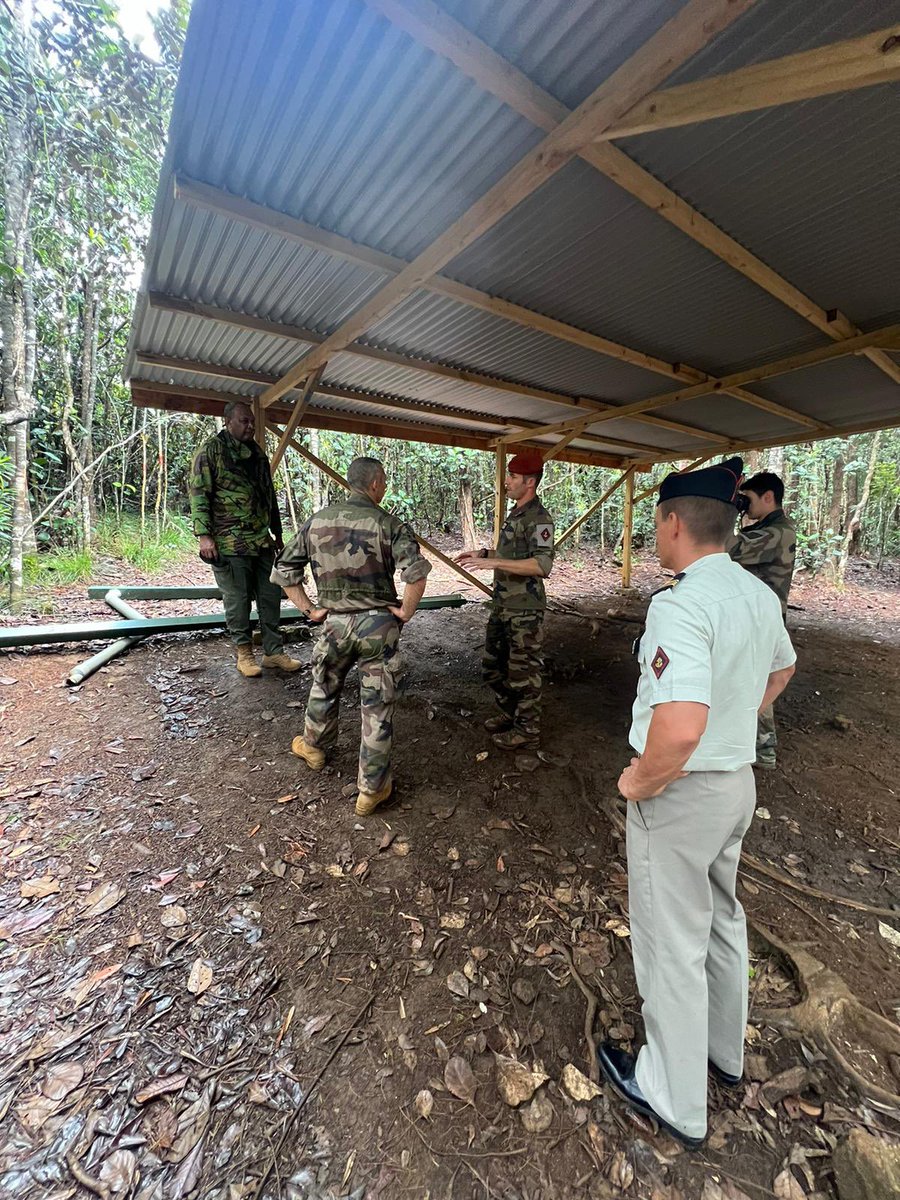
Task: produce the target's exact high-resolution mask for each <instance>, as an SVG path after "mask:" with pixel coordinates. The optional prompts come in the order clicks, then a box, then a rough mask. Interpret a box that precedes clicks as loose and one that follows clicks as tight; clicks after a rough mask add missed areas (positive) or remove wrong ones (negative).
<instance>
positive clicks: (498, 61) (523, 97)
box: [365, 0, 900, 394]
mask: <svg viewBox="0 0 900 1200" xmlns="http://www.w3.org/2000/svg"><path fill="white" fill-rule="evenodd" d="M365 2H366V3H367V4H369V6H370V7H372V8H374V9H376V10H377V11H380V12H383V13H384V15H385V16H388V15H389V11H388V10H390V17H389V19H390V20H391V21H392V22H394V23H395V24H397V25H398V26H399V27H400V28H403V29H405V30H406V32H407V33H409V34H410V36H411V37H413V38H414V39H415V40H416V41H418V42H420V43H421V44H422V45H424V46H427V47H428V48H429V49H431V50H433V51H434V52H435V53H436V54H440V55H442V56H443V57H445V58H447V59H449V60H450V62H452V63H453V64H454V66H456V67H458V68H459V70H461V71H462V72H463V73H464V74H466V75H468V76H469V78H470V79H473V80H474V81H475V82H476V83H477V84H478V85H479V86H480V87H482V88H483V89H484V90H485V91H486V92H489V93H490V94H491V95H493V96H496V97H497V99H499V100H502V101H503V102H504V103H505V104H508V105H509V107H510V108H512V109H513V110H514V111H515V112H518V113H520V114H521V115H522V116H523V117H525V118H527V119H528V120H529V121H531V122H532V123H533V124H534V125H536V126H537V127H538V128H539V129H542V130H544V132H551V131H553V130H554V129H556V128H558V127H559V125H560V124H561V123H562V122H564V121H566V120H567V119H568V118H569V116H570V115H571V110H570V109H569V108H567V107H566V105H564V104H562V103H561V102H560V101H559V100H557V99H556V97H555V96H552V95H551V94H550V93H549V92H547V91H545V90H544V89H543V88H541V87H540V86H539V85H538V84H536V83H535V82H534V81H533V80H531V79H529V78H528V76H527V75H525V74H524V73H523V72H522V71H520V70H519V69H518V68H517V67H514V66H513V65H512V63H510V62H508V61H507V60H506V59H505V58H503V57H502V55H500V54H498V53H497V52H496V51H495V50H493V49H492V48H491V47H490V46H488V45H487V44H486V43H485V42H483V41H481V40H480V39H479V38H477V37H476V36H475V35H474V34H472V33H470V32H469V30H467V29H466V28H465V27H464V26H463V25H461V24H460V23H459V22H458V21H455V20H454V19H453V18H452V17H451V16H450V15H449V14H448V13H445V12H443V11H442V10H441V9H440V8H439V6H438V5H436V4H433V3H430V2H429V0H365ZM578 153H579V155H580V157H581V158H582V159H584V161H585V162H587V163H590V165H591V166H592V167H594V168H595V169H596V170H598V171H599V172H600V173H601V174H602V175H605V176H606V177H607V178H608V179H611V180H612V181H613V183H616V184H618V186H619V187H620V188H622V189H623V190H624V191H626V192H628V193H629V195H631V196H633V197H634V198H635V199H636V200H638V201H640V203H641V204H644V205H646V206H647V207H648V208H650V209H651V210H652V211H653V212H655V213H656V214H657V215H658V216H660V217H662V218H663V220H665V221H668V222H669V224H671V225H674V226H675V228H676V229H679V230H680V231H681V232H682V233H683V234H685V235H686V236H687V237H689V238H691V239H692V240H693V241H695V242H697V243H698V244H699V245H701V246H703V247H704V248H705V249H707V250H709V251H710V253H711V254H714V255H716V257H717V258H720V259H721V260H722V261H723V262H725V263H727V264H728V266H730V267H732V268H733V269H734V270H736V271H738V272H739V273H740V274H742V275H744V276H745V278H747V279H750V280H752V282H753V283H755V284H756V285H757V286H758V287H761V288H763V289H764V290H765V291H767V292H768V293H769V294H770V295H772V296H774V297H775V298H776V299H777V300H779V301H781V303H782V304H785V305H786V306H787V307H788V308H791V309H793V311H794V312H796V313H797V314H798V315H799V316H800V317H802V318H803V319H804V320H806V321H808V322H809V323H810V324H811V325H814V326H815V327H816V328H817V329H819V330H821V331H822V332H823V333H825V334H827V336H828V337H830V338H832V339H834V340H835V341H840V340H841V339H842V338H846V337H853V336H855V335H857V334H859V333H860V332H861V331H860V329H859V328H858V326H856V325H854V324H853V322H852V321H850V320H849V319H848V318H847V317H846V316H844V315H843V314H842V313H835V312H833V311H832V312H829V311H828V310H826V309H824V308H822V306H821V305H819V304H816V302H815V301H814V300H811V299H810V298H809V297H808V296H806V295H804V294H803V292H801V291H800V289H799V288H797V287H795V286H794V285H793V284H791V283H788V281H787V280H786V279H783V278H782V277H781V276H780V275H779V274H778V272H777V271H774V270H773V269H772V268H771V267H770V266H768V264H766V263H764V262H763V261H762V259H760V258H757V256H756V255H755V254H752V253H751V252H750V251H749V250H747V249H745V247H743V246H742V245H741V244H740V243H739V242H737V241H735V239H734V238H732V237H729V235H728V234H727V233H725V232H724V231H723V230H721V229H719V227H718V226H717V225H714V224H713V222H712V221H710V220H708V219H707V218H706V217H704V216H703V215H702V214H701V213H700V212H698V211H697V210H696V209H695V208H692V207H691V206H690V205H689V204H688V203H687V202H686V201H685V200H682V198H681V197H680V196H679V195H677V193H675V192H673V191H672V190H671V188H668V187H667V186H666V185H665V184H664V183H662V182H661V181H660V180H658V179H657V178H656V177H655V176H654V175H651V174H650V172H649V171H645V170H644V168H643V167H640V166H638V164H637V163H636V162H634V161H633V160H632V159H630V158H629V157H628V155H627V154H623V153H622V151H621V150H619V149H618V148H617V147H616V146H614V145H612V144H611V143H609V142H606V143H597V142H595V143H593V144H591V145H585V146H582V147H580V149H579V152H578ZM866 357H867V358H868V359H870V361H872V362H873V363H875V365H876V366H877V367H878V368H879V369H880V370H881V371H882V372H883V373H884V374H886V375H888V376H889V378H891V379H893V381H894V382H895V383H900V366H898V365H897V363H895V362H894V361H893V360H892V359H891V358H890V357H889V356H888V355H887V354H885V353H884V351H882V350H878V349H870V350H867V351H866ZM732 394H733V393H732Z"/></svg>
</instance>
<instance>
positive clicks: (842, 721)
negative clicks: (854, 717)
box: [831, 713, 853, 733]
mask: <svg viewBox="0 0 900 1200" xmlns="http://www.w3.org/2000/svg"><path fill="white" fill-rule="evenodd" d="M831 725H832V728H834V729H839V730H840V731H841V733H847V731H848V730H850V729H852V728H853V722H852V721H851V720H850V718H849V717H845V716H843V714H841V713H835V714H834V716H833V717H832V718H831Z"/></svg>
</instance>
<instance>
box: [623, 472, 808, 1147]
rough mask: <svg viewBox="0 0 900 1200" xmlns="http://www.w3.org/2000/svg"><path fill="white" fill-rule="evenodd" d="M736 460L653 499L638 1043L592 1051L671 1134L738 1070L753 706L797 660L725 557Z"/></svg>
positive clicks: (631, 900) (691, 1141)
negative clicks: (664, 574) (642, 1039)
mask: <svg viewBox="0 0 900 1200" xmlns="http://www.w3.org/2000/svg"><path fill="white" fill-rule="evenodd" d="M741 469H742V463H741V460H740V459H739V458H732V459H729V460H728V461H727V462H724V463H721V464H719V465H718V466H714V467H707V468H705V469H703V470H700V471H691V472H689V473H686V474H683V475H678V474H674V475H669V476H667V477H666V478H665V479H664V480H663V482H662V484H661V486H660V490H659V502H658V504H657V509H656V549H657V554H658V556H659V561H660V564H661V565H662V566H663V567H665V568H667V569H669V570H672V571H675V572H677V574H676V575H675V584H674V586H673V587H670V588H666V589H662V590H661V591H659V592H658V593H657V594H656V595H654V596H653V598H652V599H651V601H650V607H649V610H648V613H647V624H646V628H645V630H644V633H643V634H642V636H641V638H640V642H639V648H638V651H637V653H638V658H639V662H640V679H639V681H638V688H637V697H636V699H635V702H634V709H633V713H632V725H631V732H630V735H629V740H630V742H631V745H632V746H633V748H634V749H635V751H636V752H637V755H638V757H636V758H633V759H632V760H631V765H630V766H628V767H626V768H625V770H624V771H623V772H622V774H621V776H620V778H619V791H620V792H621V794H622V795H623V796H624V797H625V799H626V800H628V801H629V803H628V806H627V808H628V812H627V822H626V830H627V833H626V841H627V854H628V906H629V914H630V918H631V943H632V953H633V956H634V969H635V976H636V979H637V985H638V990H639V991H640V993H641V997H642V999H643V1009H642V1012H643V1018H644V1030H645V1036H646V1044H645V1045H644V1046H643V1047H642V1048H641V1050H640V1052H639V1054H638V1055H637V1057H636V1058H635V1057H634V1056H633V1055H631V1054H626V1053H625V1052H624V1051H622V1050H619V1049H618V1048H616V1047H615V1046H613V1045H612V1044H611V1043H609V1042H606V1043H604V1044H603V1045H602V1047H601V1048H600V1051H599V1059H600V1066H601V1068H602V1070H603V1073H604V1075H605V1077H606V1079H607V1080H608V1081H609V1082H610V1083H611V1084H612V1086H613V1087H614V1088H615V1090H616V1091H617V1092H618V1093H619V1095H620V1096H621V1097H622V1098H623V1099H624V1100H625V1101H626V1103H627V1104H629V1105H630V1106H631V1107H632V1108H634V1109H635V1110H637V1111H638V1112H641V1113H643V1114H644V1115H645V1116H650V1117H652V1118H654V1119H655V1120H657V1121H658V1122H659V1123H660V1124H661V1125H662V1126H663V1127H664V1128H666V1129H667V1130H668V1131H669V1132H670V1133H671V1134H673V1136H675V1137H676V1138H678V1139H679V1140H680V1141H682V1142H684V1143H685V1144H686V1145H688V1146H690V1147H697V1146H699V1145H700V1144H701V1142H702V1141H703V1139H704V1137H705V1136H706V1090H707V1070H711V1071H712V1072H713V1074H714V1075H715V1076H716V1078H717V1079H719V1081H720V1082H721V1083H723V1084H725V1085H726V1086H731V1087H734V1086H737V1085H738V1084H739V1083H740V1082H741V1078H742V1072H743V1055H744V1030H745V1026H746V1021H747V1004H748V995H747V976H748V954H747V929H746V922H745V918H744V910H743V909H742V907H741V904H740V902H739V901H738V899H737V896H736V894H735V887H736V882H737V868H738V860H739V858H740V853H741V842H742V839H743V837H744V834H745V833H746V831H747V829H748V827H749V825H750V822H751V820H752V818H753V811H754V806H755V802H756V787H755V780H754V776H753V770H752V765H751V764H752V763H753V759H754V754H755V746H754V743H755V738H756V716H757V712H758V711H759V709H760V708H761V707H763V706H764V705H766V704H770V703H771V702H772V700H773V699H774V698H775V696H777V695H778V694H779V693H780V692H781V691H782V689H783V688H784V687H785V686H786V684H787V682H788V680H789V679H790V677H791V675H792V674H793V672H794V666H793V664H794V661H795V659H796V655H795V654H794V650H793V647H792V646H791V642H790V638H789V637H788V635H787V631H786V629H785V627H784V622H783V621H782V620H781V609H780V606H779V604H778V602H777V600H776V598H775V596H773V594H772V592H771V591H770V590H769V588H767V587H766V586H765V585H764V584H762V583H760V581H759V580H758V579H754V578H753V576H752V575H751V574H750V573H749V572H747V571H744V570H741V568H739V567H738V566H737V564H736V563H734V562H732V561H731V559H730V558H729V556H728V554H726V553H725V543H726V539H727V538H728V536H729V534H730V532H731V530H732V529H733V527H734V518H735V506H734V502H735V496H736V493H737V486H738V481H739V479H740V475H741Z"/></svg>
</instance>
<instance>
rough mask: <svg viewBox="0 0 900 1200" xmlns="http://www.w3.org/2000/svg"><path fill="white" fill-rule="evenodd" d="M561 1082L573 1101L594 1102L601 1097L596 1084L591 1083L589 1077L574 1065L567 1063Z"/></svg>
mask: <svg viewBox="0 0 900 1200" xmlns="http://www.w3.org/2000/svg"><path fill="white" fill-rule="evenodd" d="M560 1082H561V1083H562V1085H563V1087H564V1088H565V1089H566V1091H567V1092H568V1093H569V1095H570V1096H571V1097H572V1099H573V1100H580V1101H587V1100H593V1099H594V1097H595V1096H599V1095H600V1089H599V1088H598V1087H597V1085H596V1083H591V1081H590V1079H588V1077H587V1075H583V1074H582V1073H581V1071H579V1070H578V1068H577V1067H576V1066H574V1065H573V1064H572V1063H566V1065H565V1066H564V1067H563V1069H562V1074H561V1075H560Z"/></svg>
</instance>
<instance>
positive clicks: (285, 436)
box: [271, 364, 325, 474]
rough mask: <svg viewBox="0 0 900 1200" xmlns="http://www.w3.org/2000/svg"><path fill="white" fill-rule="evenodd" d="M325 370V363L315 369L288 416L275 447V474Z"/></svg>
mask: <svg viewBox="0 0 900 1200" xmlns="http://www.w3.org/2000/svg"><path fill="white" fill-rule="evenodd" d="M324 370H325V364H323V365H322V366H321V367H319V369H318V371H313V373H312V375H310V377H309V379H307V381H306V385H305V387H304V388H303V391H302V392H301V393H300V396H299V397H298V399H297V403H296V404H295V405H294V410H293V412H292V413H291V415H290V417H289V418H288V423H287V425H285V427H284V430H283V431H282V434H281V437H280V438H279V439H278V445H277V446H276V447H275V453H274V454H273V455H272V464H271V465H272V473H273V474H274V473H275V471H276V470H277V469H278V464H279V463H280V462H281V459H282V457H283V455H284V452H285V450H286V449H287V447H288V443H289V442H290V440H291V438H292V437H293V436H294V430H295V429H296V428H297V426H298V425H299V424H300V419H301V417H302V416H303V414H304V413H305V412H306V406H307V405H308V404H309V402H310V400H311V399H312V395H313V392H314V391H315V390H316V386H317V384H318V382H319V380H320V379H321V378H322V372H323V371H324Z"/></svg>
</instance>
